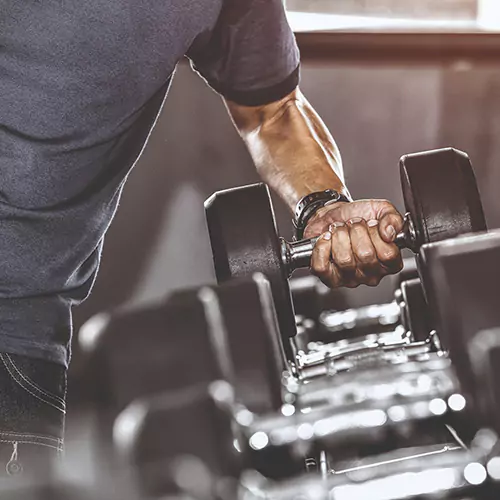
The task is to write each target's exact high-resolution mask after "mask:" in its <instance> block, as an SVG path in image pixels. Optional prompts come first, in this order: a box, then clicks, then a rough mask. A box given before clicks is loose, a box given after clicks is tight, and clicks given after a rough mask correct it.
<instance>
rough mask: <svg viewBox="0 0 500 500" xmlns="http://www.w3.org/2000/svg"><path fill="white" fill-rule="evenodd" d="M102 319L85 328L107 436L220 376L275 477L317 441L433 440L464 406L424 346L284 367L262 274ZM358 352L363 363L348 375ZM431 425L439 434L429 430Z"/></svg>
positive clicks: (294, 466)
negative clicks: (157, 404) (158, 403)
mask: <svg viewBox="0 0 500 500" xmlns="http://www.w3.org/2000/svg"><path fill="white" fill-rule="evenodd" d="M104 319H105V321H102V317H101V320H99V318H97V319H95V320H93V321H92V322H90V323H89V324H88V325H86V327H85V328H84V329H83V330H82V332H81V335H80V340H81V342H82V343H83V345H84V346H85V347H86V349H87V350H88V351H89V352H90V353H91V354H92V356H91V360H92V364H91V369H92V372H93V375H94V376H95V378H96V390H97V393H98V396H99V397H100V401H101V404H102V408H101V413H102V414H103V415H104V418H103V419H101V420H103V421H104V425H103V428H104V431H105V432H106V428H107V427H109V425H110V424H111V422H112V421H113V419H114V417H115V416H116V414H117V413H118V412H119V411H120V410H121V409H122V408H124V407H125V406H126V405H127V404H129V403H130V402H131V401H133V400H135V399H137V398H142V397H145V396H148V395H154V394H158V393H163V392H165V391H171V390H176V389H180V388H183V387H189V386H191V385H194V384H199V383H210V382H211V381H214V380H218V379H224V380H226V381H229V382H230V383H231V384H232V386H233V387H234V390H235V398H236V401H237V402H238V404H240V405H242V406H244V407H245V408H246V412H247V415H252V421H253V423H252V426H250V427H249V428H248V429H247V434H248V440H249V446H250V448H251V449H253V450H254V451H256V452H257V451H258V452H259V453H258V457H257V456H256V457H255V461H256V464H257V465H255V467H256V468H258V469H259V470H260V471H262V472H263V473H265V474H266V475H268V476H271V477H283V476H287V475H290V474H295V473H296V472H297V470H300V468H301V467H302V465H303V459H304V457H305V456H306V454H307V453H309V452H312V453H314V449H315V447H316V445H317V444H318V443H324V444H325V445H327V446H329V447H335V448H337V449H340V448H343V449H344V450H349V453H350V454H351V455H357V454H362V453H366V450H365V448H366V446H367V445H369V447H370V448H371V449H372V452H373V451H376V450H378V449H380V447H383V449H386V448H387V447H389V448H393V447H395V446H398V444H399V443H400V442H408V436H407V435H408V429H411V432H410V434H411V433H413V434H414V435H420V434H422V433H425V434H430V435H432V436H435V435H436V434H439V433H440V432H441V430H443V429H444V423H445V422H446V421H448V420H449V418H451V417H452V416H453V415H454V414H455V413H459V412H460V411H461V409H462V408H460V407H456V405H455V407H454V405H453V401H454V399H457V397H459V396H455V398H452V399H451V403H449V402H448V400H449V398H450V397H452V396H453V395H454V394H455V393H456V391H457V390H458V384H457V383H456V382H455V378H454V375H453V374H452V373H451V372H450V369H449V363H448V360H446V359H440V358H439V357H437V358H430V359H429V358H428V357H427V358H426V357H425V356H426V355H427V350H426V349H424V348H423V347H424V346H420V345H416V346H414V345H403V344H402V343H399V344H398V343H394V344H393V345H385V346H382V345H379V344H377V343H373V342H372V344H371V345H370V344H366V345H365V346H364V351H363V352H361V351H360V350H359V349H358V350H357V351H356V352H351V353H349V352H348V350H344V351H342V350H341V351H340V352H337V353H334V351H333V350H331V351H330V352H328V353H326V354H327V355H326V354H325V353H323V354H325V356H324V357H323V359H310V360H302V361H301V363H299V360H297V363H296V364H291V363H290V362H288V363H287V364H285V363H284V355H283V351H282V349H281V345H280V339H281V337H280V335H279V332H278V327H277V321H276V315H275V313H274V302H273V300H272V296H271V291H270V286H269V283H268V282H267V280H265V278H263V277H262V276H261V275H257V276H255V277H253V278H251V279H249V280H248V279H246V280H245V279H243V280H234V281H232V282H230V283H227V284H224V285H222V286H216V287H203V288H202V289H200V290H198V291H188V292H182V293H179V294H175V295H174V296H173V297H172V298H171V299H170V300H168V301H167V302H166V303H165V304H162V305H160V306H157V307H153V308H149V309H144V310H142V311H135V312H123V313H121V314H115V315H111V316H107V317H105V318H104ZM422 356H423V359H422V362H420V357H422ZM360 358H364V361H363V363H362V365H363V366H364V369H363V370H361V369H358V370H357V371H349V369H348V368H349V363H351V362H352V360H355V362H356V363H357V364H359V360H360ZM384 359H385V360H386V361H385V362H384ZM389 359H392V361H393V362H392V363H391V362H389V361H388V360H389ZM318 370H323V371H322V372H321V373H319V375H325V376H324V377H321V376H318ZM358 371H359V373H358ZM332 373H337V374H338V375H337V376H336V377H334V378H333V379H332V378H331V377H329V374H332ZM312 379H315V380H312ZM437 400H439V403H436V401H437ZM443 405H444V408H443ZM393 407H397V409H396V410H394V409H392V408H393ZM436 408H437V409H436ZM371 416H374V417H376V418H373V419H372V420H370V418H371ZM366 419H368V420H367V421H366V422H365V420H366ZM317 422H320V424H319V425H317V424H316V423H317ZM363 422H364V423H363ZM430 422H434V424H436V425H438V424H439V429H440V430H439V431H432V432H431V431H430V430H429V426H431V427H432V425H434V424H431V423H430ZM398 429H403V430H404V432H400V431H399V430H398ZM252 436H253V438H252ZM259 436H260V437H261V438H259ZM388 436H392V437H390V438H389V439H388ZM259 439H260V440H259ZM363 450H365V451H363ZM346 453H347V451H346Z"/></svg>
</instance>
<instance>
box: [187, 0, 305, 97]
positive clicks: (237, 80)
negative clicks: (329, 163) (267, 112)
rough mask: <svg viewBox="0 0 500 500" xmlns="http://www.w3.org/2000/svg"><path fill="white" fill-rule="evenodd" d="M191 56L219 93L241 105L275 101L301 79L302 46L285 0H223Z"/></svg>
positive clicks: (201, 72) (193, 63)
mask: <svg viewBox="0 0 500 500" xmlns="http://www.w3.org/2000/svg"><path fill="white" fill-rule="evenodd" d="M187 56H188V57H189V58H190V59H191V62H192V65H193V67H194V69H195V70H196V71H197V72H198V73H199V74H200V75H201V76H202V77H203V78H204V79H205V80H206V81H207V83H208V84H209V85H210V86H211V87H212V88H213V89H214V90H215V91H216V92H218V93H219V94H221V95H222V96H224V97H225V98H226V99H228V100H231V101H234V102H236V103H238V104H243V105H247V106H259V105H262V104H268V103H270V102H274V101H277V100H279V99H281V98H283V97H285V96H286V95H287V94H289V93H290V92H292V91H293V90H294V89H295V88H296V87H297V85H298V83H299V62H300V57H299V50H298V48H297V44H296V41H295V36H294V34H293V32H292V30H291V28H290V26H289V24H288V21H287V19H286V15H285V10H284V7H283V3H282V0H225V2H224V5H223V7H222V10H221V13H220V16H219V19H218V21H217V24H216V26H215V27H214V29H213V30H211V31H210V32H209V33H203V34H201V35H200V36H199V37H198V39H197V40H196V41H195V42H194V43H193V45H192V47H191V49H190V50H189V52H188V54H187Z"/></svg>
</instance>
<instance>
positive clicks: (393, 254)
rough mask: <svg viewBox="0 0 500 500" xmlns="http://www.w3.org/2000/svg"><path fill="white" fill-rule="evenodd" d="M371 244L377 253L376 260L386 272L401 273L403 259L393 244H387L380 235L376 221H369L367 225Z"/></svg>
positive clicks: (378, 224)
mask: <svg viewBox="0 0 500 500" xmlns="http://www.w3.org/2000/svg"><path fill="white" fill-rule="evenodd" d="M366 225H367V228H368V233H369V235H370V239H371V242H372V244H373V247H374V248H375V252H376V253H377V260H378V261H379V262H380V264H381V265H382V266H383V267H384V268H385V269H386V270H387V271H388V273H389V274H394V273H397V272H399V271H401V269H402V267H403V258H402V256H401V253H400V251H399V248H398V247H397V246H396V245H395V244H394V243H387V242H386V241H385V240H383V239H382V236H381V234H380V223H379V221H377V220H374V219H372V220H369V221H368V222H367V223H366Z"/></svg>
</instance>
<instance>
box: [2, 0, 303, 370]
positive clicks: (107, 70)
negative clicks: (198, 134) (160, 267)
mask: <svg viewBox="0 0 500 500" xmlns="http://www.w3.org/2000/svg"><path fill="white" fill-rule="evenodd" d="M185 55H187V56H188V57H189V58H190V59H191V60H192V63H193V66H194V67H195V69H196V70H197V71H198V72H199V73H200V74H201V75H202V76H203V77H204V78H205V79H206V81H207V82H208V84H209V85H210V86H212V87H213V88H214V89H215V90H216V91H217V92H219V93H221V94H222V95H224V96H226V97H227V98H229V99H231V100H234V101H236V102H239V103H241V104H247V105H258V104H265V103H267V102H272V101H274V100H277V99H279V98H281V97H283V96H285V95H286V94H288V93H289V92H291V91H292V90H293V89H294V88H295V87H296V85H297V83H298V65H299V55H298V50H297V47H296V44H295V39H294V36H293V34H292V32H291V30H290V28H289V26H288V24H287V22H286V18H285V14H284V10H283V6H282V3H281V0H153V1H143V0H118V1H115V2H109V1H108V0H85V1H81V0H79V1H75V0H43V2H40V1H35V0H23V1H15V0H0V258H1V260H2V266H1V267H0V352H2V351H3V352H9V353H13V354H22V355H28V356H32V357H37V358H42V359H46V360H50V361H54V362H57V363H60V364H64V365H67V363H68V361H69V346H70V337H71V312H70V309H71V305H73V304H77V303H79V302H81V301H82V300H83V299H84V298H85V297H86V296H87V295H88V293H89V291H90V289H91V286H92V284H93V282H94V279H95V276H96V272H97V267H98V263H99V258H100V253H101V248H102V242H103V236H104V233H105V231H106V230H107V228H108V226H109V224H110V222H111V219H112V217H113V215H114V212H115V210H116V207H117V204H118V199H119V196H120V193H121V189H122V187H123V183H124V181H125V179H126V176H127V174H128V173H129V171H130V169H131V168H132V166H133V165H134V163H135V162H136V160H137V158H138V156H139V154H140V152H141V150H142V148H143V147H144V144H145V142H146V139H147V137H148V134H149V133H150V130H151V128H152V126H153V124H154V122H155V120H156V117H157V115H158V112H159V109H160V106H161V104H162V102H163V99H164V98H165V95H166V93H167V91H168V87H169V84H170V80H171V77H172V74H173V72H174V69H175V67H176V65H177V63H178V62H179V60H180V59H181V58H182V57H184V56H185Z"/></svg>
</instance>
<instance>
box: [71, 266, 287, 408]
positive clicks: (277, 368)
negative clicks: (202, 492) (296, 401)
mask: <svg viewBox="0 0 500 500" xmlns="http://www.w3.org/2000/svg"><path fill="white" fill-rule="evenodd" d="M228 331H229V332H230V335H228ZM79 339H80V343H81V345H82V348H83V350H84V352H87V353H88V359H89V363H88V364H89V371H91V373H92V375H93V376H94V377H95V388H96V393H97V394H96V395H97V397H98V399H99V400H100V402H101V404H102V406H103V407H106V409H107V410H109V411H110V412H111V414H112V415H115V414H116V413H117V412H118V411H120V410H121V409H122V408H124V407H125V406H126V405H127V404H128V403H130V402H131V401H132V400H134V399H136V398H138V397H143V396H147V395H150V394H155V393H158V392H164V391H168V390H175V389H179V388H182V387H188V386H191V385H193V384H197V383H202V382H204V383H208V382H210V381H213V380H220V379H223V380H227V381H229V382H231V384H232V385H233V386H234V387H235V389H236V393H237V397H238V398H239V400H240V402H241V403H243V404H244V405H245V406H246V407H247V408H249V409H250V410H251V411H253V412H255V413H266V412H270V411H274V410H277V409H279V407H280V406H281V373H282V371H283V369H284V354H283V348H282V346H281V339H280V336H279V333H278V330H277V324H276V316H275V312H274V303H273V300H272V296H271V291H270V287H269V283H268V281H267V280H266V279H265V278H264V277H263V276H262V275H255V276H254V277H251V278H247V279H242V280H237V281H235V282H232V283H228V284H225V285H224V286H214V287H208V286H207V287H201V288H200V289H196V290H188V291H182V292H178V293H175V294H173V295H172V296H171V297H170V298H169V299H167V300H166V301H165V302H164V303H163V304H159V305H157V306H152V307H148V308H144V309H141V310H136V311H121V312H116V313H114V314H105V315H99V316H97V317H95V318H93V319H91V320H90V321H89V322H88V323H87V324H86V325H84V327H83V328H82V330H81V332H80V337H79Z"/></svg>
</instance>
